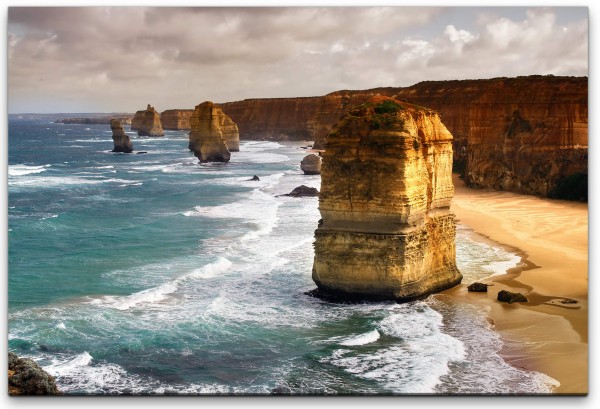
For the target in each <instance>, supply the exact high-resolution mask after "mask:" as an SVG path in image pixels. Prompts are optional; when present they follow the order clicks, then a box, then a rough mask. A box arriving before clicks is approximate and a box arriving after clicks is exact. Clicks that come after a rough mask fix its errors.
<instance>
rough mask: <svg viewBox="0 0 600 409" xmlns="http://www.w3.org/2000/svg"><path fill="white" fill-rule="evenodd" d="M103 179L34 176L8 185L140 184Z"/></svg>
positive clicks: (52, 186)
mask: <svg viewBox="0 0 600 409" xmlns="http://www.w3.org/2000/svg"><path fill="white" fill-rule="evenodd" d="M92 177H94V176H90V178H92ZM102 177H103V176H100V175H98V176H95V178H94V179H90V178H84V177H79V176H32V177H27V178H18V179H12V180H9V181H8V185H9V186H13V187H22V188H38V187H41V188H54V187H61V186H70V185H96V184H100V183H119V184H120V185H121V186H127V185H132V184H135V183H139V182H138V181H137V180H127V179H118V178H109V179H101V178H102Z"/></svg>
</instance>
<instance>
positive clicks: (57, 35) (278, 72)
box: [8, 7, 587, 112]
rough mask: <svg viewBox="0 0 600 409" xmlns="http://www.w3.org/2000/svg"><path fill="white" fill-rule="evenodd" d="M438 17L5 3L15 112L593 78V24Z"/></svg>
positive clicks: (408, 11)
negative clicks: (473, 81) (459, 21)
mask: <svg viewBox="0 0 600 409" xmlns="http://www.w3.org/2000/svg"><path fill="white" fill-rule="evenodd" d="M443 12H444V9H437V8H416V7H412V8H411V7H392V8H389V7H376V8H364V7H345V8H306V7H297V8H294V7H287V8H165V7H159V8H143V7H85V8H10V9H9V22H8V23H9V24H8V29H9V34H8V54H9V61H8V67H9V71H8V74H9V78H8V79H9V110H11V111H13V112H17V111H24V110H36V109H37V110H51V109H54V110H56V109H59V110H62V111H67V110H100V111H114V110H120V111H134V110H136V109H139V107H143V106H145V104H146V103H148V102H150V103H153V104H154V105H156V106H157V109H167V108H173V107H180V108H181V107H186V106H187V107H193V106H194V105H195V104H197V103H199V102H201V101H202V100H205V99H212V100H215V101H221V102H224V101H228V100H237V99H242V98H249V97H282V96H306V95H322V94H324V93H327V92H330V91H334V90H336V89H342V88H352V89H361V88H370V87H377V86H402V85H410V84H412V83H415V82H418V81H422V80H428V79H429V80H431V79H451V78H477V77H479V78H482V77H490V76H496V75H507V76H508V75H517V74H525V73H527V74H536V73H554V74H569V75H571V74H572V75H585V74H586V73H587V25H586V24H582V22H572V23H571V24H570V25H569V26H566V27H559V26H558V25H557V23H556V21H555V20H553V18H552V17H553V15H554V14H555V13H556V12H557V11H552V10H536V11H535V12H533V13H530V14H529V15H528V17H527V19H526V20H524V21H512V20H510V19H506V18H503V17H501V16H495V15H493V14H490V13H486V9H482V13H481V14H482V15H483V14H486V15H485V17H480V18H479V20H478V22H477V23H478V25H477V24H476V25H475V27H477V30H471V31H468V30H464V29H463V28H462V27H460V26H458V25H457V26H456V27H453V28H452V29H448V28H447V27H446V26H436V25H434V23H435V21H436V16H439V15H440V13H443ZM584 23H585V22H584ZM411 28H419V29H422V30H421V31H423V30H424V31H426V32H427V33H428V37H419V36H412V35H411V34H410V33H411ZM565 28H566V31H565V30H564V29H565ZM452 30H454V31H452ZM461 30H462V31H461ZM514 59H517V60H518V64H515V63H514ZM29 106H31V107H32V108H28V107H29ZM57 107H60V108H57Z"/></svg>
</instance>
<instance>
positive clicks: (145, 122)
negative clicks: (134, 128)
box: [134, 104, 165, 136]
mask: <svg viewBox="0 0 600 409" xmlns="http://www.w3.org/2000/svg"><path fill="white" fill-rule="evenodd" d="M134 119H135V118H134ZM138 136H165V132H164V131H163V128H162V124H161V122H160V115H159V114H158V112H156V109H154V107H153V106H150V104H148V107H147V108H146V110H145V111H144V113H143V115H142V121H141V124H140V125H139V128H138Z"/></svg>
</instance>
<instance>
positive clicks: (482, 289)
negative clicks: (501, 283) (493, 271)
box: [467, 283, 488, 293]
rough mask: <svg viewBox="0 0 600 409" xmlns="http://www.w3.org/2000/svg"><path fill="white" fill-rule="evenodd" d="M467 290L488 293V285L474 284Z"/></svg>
mask: <svg viewBox="0 0 600 409" xmlns="http://www.w3.org/2000/svg"><path fill="white" fill-rule="evenodd" d="M467 290H469V291H470V292H474V293H487V290H488V285H487V284H484V283H473V284H471V285H469V286H468V287H467Z"/></svg>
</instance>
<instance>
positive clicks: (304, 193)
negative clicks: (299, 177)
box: [281, 185, 319, 197]
mask: <svg viewBox="0 0 600 409" xmlns="http://www.w3.org/2000/svg"><path fill="white" fill-rule="evenodd" d="M281 196H290V197H316V196H319V190H318V189H316V188H314V187H308V186H304V185H300V186H298V187H297V188H294V190H292V191H291V192H290V193H287V194H285V195H281Z"/></svg>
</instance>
